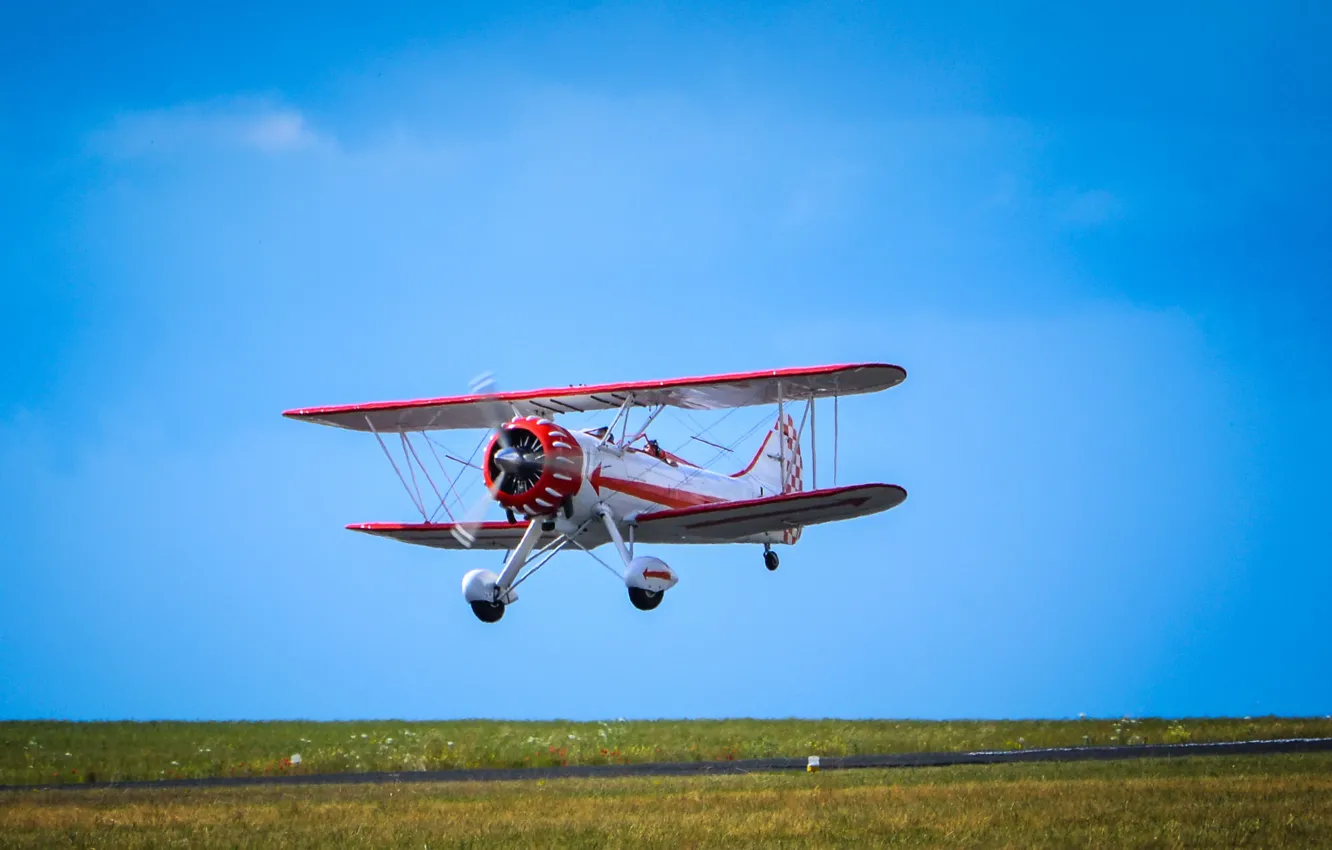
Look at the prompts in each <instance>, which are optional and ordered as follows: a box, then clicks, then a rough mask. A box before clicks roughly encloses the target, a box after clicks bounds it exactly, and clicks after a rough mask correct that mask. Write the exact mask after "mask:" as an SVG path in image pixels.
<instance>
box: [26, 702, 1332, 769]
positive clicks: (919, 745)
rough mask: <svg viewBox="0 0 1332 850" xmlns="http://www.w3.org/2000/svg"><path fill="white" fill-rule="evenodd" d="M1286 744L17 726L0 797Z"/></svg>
mask: <svg viewBox="0 0 1332 850" xmlns="http://www.w3.org/2000/svg"><path fill="white" fill-rule="evenodd" d="M1298 737H1332V719H1328V718H1298V717H1297V718H1286V717H1256V718H1252V719H1250V718H1242V719H1241V718H1197V719H1181V720H1166V719H1159V718H1141V719H1118V720H1116V719H1087V720H1003V721H988V720H950V721H920V720H745V719H738V720H655V721H612V722H594V723H573V722H568V721H559V720H555V721H536V722H513V721H496V720H457V721H442V722H430V723H419V722H417V723H408V722H404V721H393V720H377V721H356V722H347V723H315V722H307V721H283V722H272V723H180V722H162V723H64V722H56V721H18V722H3V723H0V785H6V784H15V785H17V784H54V783H79V782H87V781H98V782H109V781H122V780H131V779H164V778H178V777H190V778H194V777H204V776H255V775H260V776H262V775H264V774H274V773H335V772H344V771H373V770H386V771H401V770H448V769H452V768H471V767H536V766H552V765H561V764H607V763H626V762H627V763H641V762H652V761H726V760H731V759H744V758H765V757H773V756H794V757H802V756H806V755H822V756H846V755H858V754H877V753H892V752H923V751H924V752H929V751H945V750H970V749H1019V748H1022V747H1027V748H1031V747H1049V746H1077V745H1081V744H1096V745H1107V744H1109V745H1115V744H1140V743H1162V742H1166V743H1170V742H1179V741H1236V740H1246V739H1254V738H1298ZM294 754H299V755H300V756H301V763H300V765H299V766H293V765H292V764H290V763H289V761H288V760H289V759H290V757H291V756H292V755H294Z"/></svg>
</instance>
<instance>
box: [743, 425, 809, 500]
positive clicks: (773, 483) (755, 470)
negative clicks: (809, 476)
mask: <svg viewBox="0 0 1332 850" xmlns="http://www.w3.org/2000/svg"><path fill="white" fill-rule="evenodd" d="M783 466H785V469H783ZM740 475H744V476H748V477H749V478H751V479H753V480H754V481H756V482H758V484H759V485H760V486H761V487H762V488H763V490H764V495H776V494H778V493H799V492H800V491H801V490H803V489H805V466H804V460H803V458H802V457H801V455H800V440H799V439H798V438H797V436H796V426H795V420H794V419H792V418H791V416H790V414H787V416H786V421H785V422H783V423H774V424H773V426H772V430H771V431H769V432H768V435H767V436H766V437H764V438H763V445H761V446H759V450H758V453H757V454H756V455H754V459H753V460H751V461H750V462H749V466H747V467H746V468H745V469H744V470H743V471H741V472H739V473H737V476H740Z"/></svg>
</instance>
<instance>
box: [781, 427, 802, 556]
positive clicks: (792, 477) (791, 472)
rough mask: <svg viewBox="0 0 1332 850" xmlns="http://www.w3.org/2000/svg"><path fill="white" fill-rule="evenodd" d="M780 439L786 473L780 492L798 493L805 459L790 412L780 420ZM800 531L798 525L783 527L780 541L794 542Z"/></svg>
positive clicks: (798, 537) (797, 538)
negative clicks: (783, 450)
mask: <svg viewBox="0 0 1332 850" xmlns="http://www.w3.org/2000/svg"><path fill="white" fill-rule="evenodd" d="M782 439H783V440H784V441H785V452H786V475H785V476H784V480H783V481H782V492H783V493H799V492H800V491H801V490H804V489H805V460H804V458H803V457H802V456H801V454H800V436H799V434H798V433H797V432H796V425H795V420H794V419H792V418H791V416H790V414H788V415H787V416H786V420H785V421H784V422H782ZM800 532H801V529H800V528H799V527H796V528H787V529H784V530H783V531H782V542H783V543H795V542H796V541H797V540H799V539H800Z"/></svg>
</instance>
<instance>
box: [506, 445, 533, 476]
mask: <svg viewBox="0 0 1332 850" xmlns="http://www.w3.org/2000/svg"><path fill="white" fill-rule="evenodd" d="M495 465H496V466H498V467H499V468H500V469H502V470H504V474H505V475H522V474H524V473H533V472H535V473H537V474H540V473H541V466H542V458H541V455H539V454H536V453H535V452H531V453H528V452H523V451H521V450H519V449H516V448H514V447H512V446H505V447H503V448H501V449H499V450H498V451H496V452H495Z"/></svg>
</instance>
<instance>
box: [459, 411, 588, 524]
mask: <svg viewBox="0 0 1332 850" xmlns="http://www.w3.org/2000/svg"><path fill="white" fill-rule="evenodd" d="M483 472H484V475H485V479H486V487H488V488H490V490H491V492H493V493H494V494H495V501H497V502H499V503H500V505H501V506H503V507H504V508H506V509H508V510H511V511H513V512H514V513H520V514H524V515H526V516H529V517H535V516H549V515H551V514H554V513H555V512H557V511H559V510H560V508H561V507H562V506H563V505H564V503H565V500H566V499H571V498H573V495H574V494H575V493H577V492H578V488H579V487H581V486H582V485H583V450H582V449H581V448H580V447H579V446H578V441H577V440H575V439H574V437H573V435H572V434H570V433H569V432H568V430H566V429H565V428H562V427H561V426H559V425H556V424H555V423H554V422H551V421H550V420H549V419H541V418H540V417H536V416H526V417H523V416H520V417H515V418H514V419H513V420H512V421H509V422H506V423H504V425H502V426H501V427H500V429H499V431H498V432H496V434H495V436H494V437H492V438H491V440H490V444H489V445H488V446H486V454H485V464H484V465H483Z"/></svg>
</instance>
